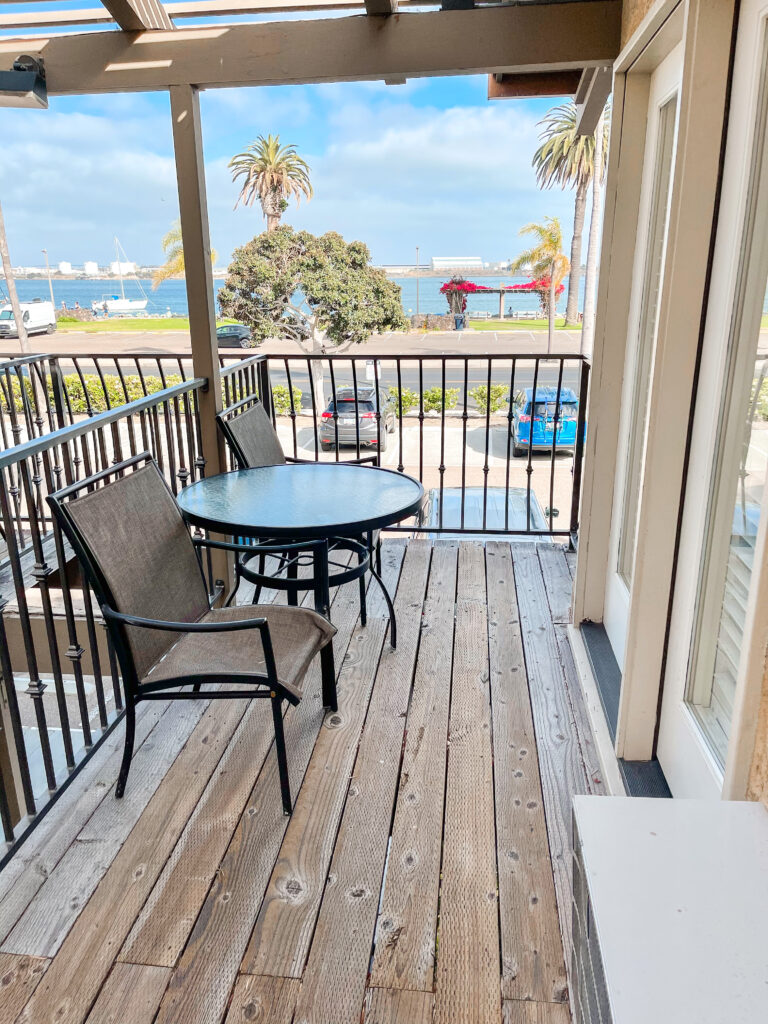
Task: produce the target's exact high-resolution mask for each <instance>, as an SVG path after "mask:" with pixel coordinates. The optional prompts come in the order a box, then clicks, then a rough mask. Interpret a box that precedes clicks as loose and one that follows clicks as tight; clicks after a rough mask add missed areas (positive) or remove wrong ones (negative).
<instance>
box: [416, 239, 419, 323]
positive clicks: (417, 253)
mask: <svg viewBox="0 0 768 1024" xmlns="http://www.w3.org/2000/svg"><path fill="white" fill-rule="evenodd" d="M418 317H419V247H418V245H417V246H416V319H417V320H418Z"/></svg>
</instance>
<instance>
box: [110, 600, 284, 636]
mask: <svg viewBox="0 0 768 1024" xmlns="http://www.w3.org/2000/svg"><path fill="white" fill-rule="evenodd" d="M101 610H102V613H103V615H104V618H105V619H112V620H114V621H115V622H121V623H122V624H123V625H124V626H135V627H137V628H138V629H160V630H165V631H166V632H168V633H227V632H235V631H237V630H241V629H259V630H261V632H262V633H264V632H265V631H266V632H267V633H269V624H268V623H267V620H266V619H264V618H259V619H235V620H234V621H232V622H173V621H171V620H168V619H147V618H145V617H144V616H142V615H128V614H126V613H125V612H118V611H115V609H114V608H110V606H109V605H108V604H105V605H102V607H101Z"/></svg>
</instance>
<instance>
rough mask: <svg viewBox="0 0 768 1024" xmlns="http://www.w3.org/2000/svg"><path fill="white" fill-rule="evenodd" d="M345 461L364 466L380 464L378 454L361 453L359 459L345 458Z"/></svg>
mask: <svg viewBox="0 0 768 1024" xmlns="http://www.w3.org/2000/svg"><path fill="white" fill-rule="evenodd" d="M344 461H345V462H351V463H352V464H353V465H355V466H364V465H366V464H367V463H370V464H371V465H372V466H376V465H378V462H379V456H378V455H361V456H360V458H359V459H344Z"/></svg>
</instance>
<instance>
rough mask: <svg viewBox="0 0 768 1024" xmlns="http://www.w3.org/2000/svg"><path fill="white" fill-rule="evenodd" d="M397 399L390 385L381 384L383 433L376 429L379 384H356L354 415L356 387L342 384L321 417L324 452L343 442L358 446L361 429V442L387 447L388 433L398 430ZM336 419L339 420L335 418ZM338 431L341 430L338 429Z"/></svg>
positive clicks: (380, 404) (380, 449) (382, 449)
mask: <svg viewBox="0 0 768 1024" xmlns="http://www.w3.org/2000/svg"><path fill="white" fill-rule="evenodd" d="M395 409H396V403H395V400H394V398H393V396H392V395H391V394H390V392H389V390H388V389H387V388H382V387H379V412H380V413H381V427H380V433H379V434H377V430H376V388H375V386H374V385H373V384H370V385H365V384H358V386H357V418H356V417H355V390H354V388H353V387H340V388H337V390H336V400H335V401H334V400H333V399H331V401H330V402H329V403H328V407H327V409H326V410H325V412H324V413H323V414H322V417H321V419H320V447H321V448H322V449H323V451H324V452H328V451H330V450H331V449H332V448H335V447H336V439H337V437H338V443H339V447H341V446H342V445H344V444H348V445H355V446H357V439H358V432H359V437H360V446H361V447H363V446H364V445H365V446H368V447H371V448H378V449H379V451H382V452H383V451H386V449H387V434H394V432H395ZM334 420H335V421H336V422H334ZM337 431H338V433H337Z"/></svg>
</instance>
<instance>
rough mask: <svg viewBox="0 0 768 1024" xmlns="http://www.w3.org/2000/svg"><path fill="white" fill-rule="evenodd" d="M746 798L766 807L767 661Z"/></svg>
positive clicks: (767, 761)
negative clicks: (760, 802) (757, 801)
mask: <svg viewBox="0 0 768 1024" xmlns="http://www.w3.org/2000/svg"><path fill="white" fill-rule="evenodd" d="M747 796H748V797H749V799H750V800H762V802H763V803H764V804H765V805H766V807H768V659H767V660H766V663H765V672H764V674H763V696H762V700H761V701H760V712H759V715H758V719H757V736H756V737H755V753H754V756H753V758H752V769H751V771H750V775H749V790H748V793H747Z"/></svg>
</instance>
